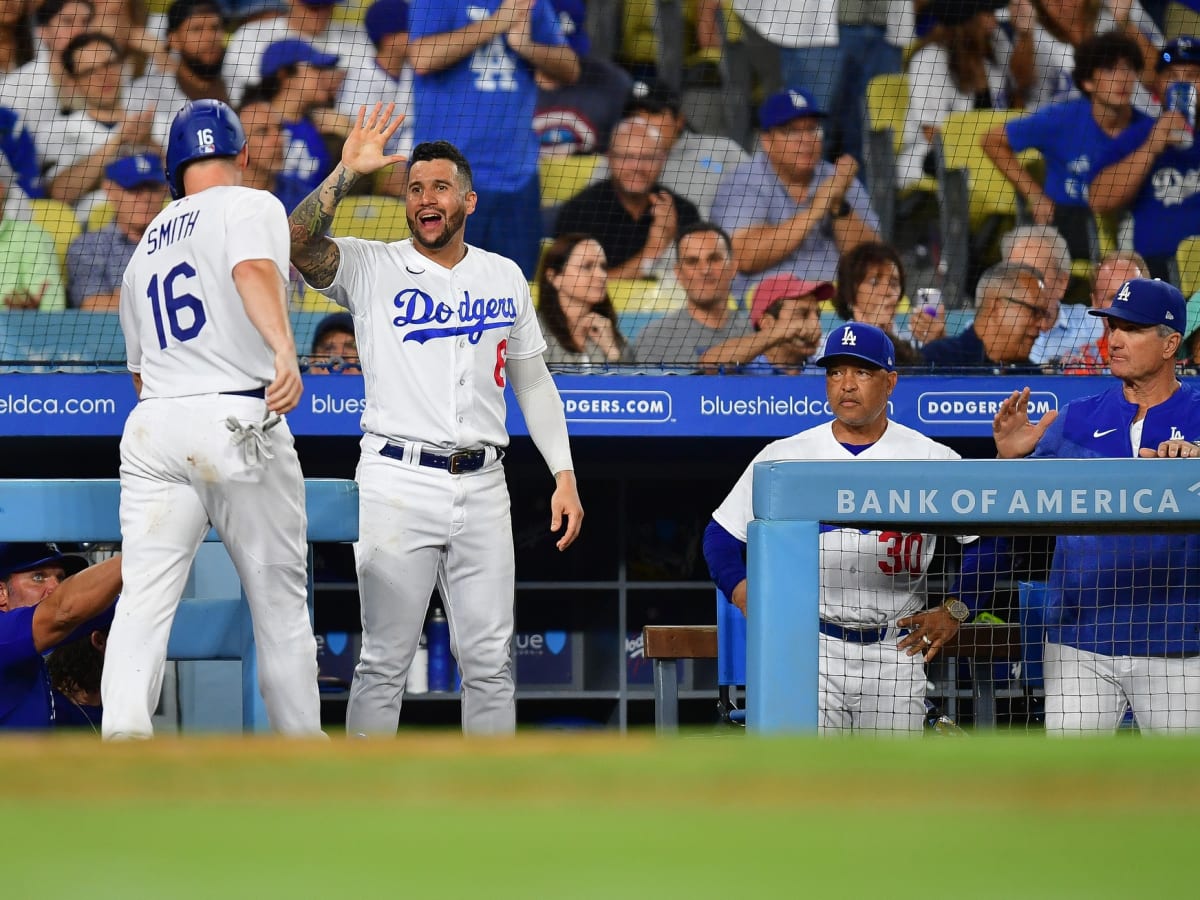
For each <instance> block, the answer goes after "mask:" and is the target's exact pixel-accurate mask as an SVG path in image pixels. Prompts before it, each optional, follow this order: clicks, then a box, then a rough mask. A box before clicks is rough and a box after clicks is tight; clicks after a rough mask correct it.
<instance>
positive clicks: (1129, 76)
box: [981, 32, 1149, 259]
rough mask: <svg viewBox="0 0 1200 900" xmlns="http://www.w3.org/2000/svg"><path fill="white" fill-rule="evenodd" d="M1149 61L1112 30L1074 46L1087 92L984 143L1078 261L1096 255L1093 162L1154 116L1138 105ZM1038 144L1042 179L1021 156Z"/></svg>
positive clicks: (1000, 129)
mask: <svg viewBox="0 0 1200 900" xmlns="http://www.w3.org/2000/svg"><path fill="white" fill-rule="evenodd" d="M1143 66H1144V61H1143V60H1142V51H1141V50H1140V49H1139V48H1138V45H1137V42H1136V41H1134V40H1133V39H1132V38H1129V37H1127V36H1125V35H1123V34H1118V33H1116V32H1108V33H1106V34H1102V35H1099V36H1097V37H1094V38H1092V39H1091V40H1088V41H1085V42H1084V43H1083V44H1082V45H1081V46H1080V47H1079V49H1077V50H1076V51H1075V71H1074V73H1073V76H1072V77H1073V78H1074V80H1075V84H1076V86H1077V87H1078V88H1079V90H1080V91H1081V92H1082V93H1083V97H1082V98H1080V99H1078V100H1067V101H1065V102H1063V103H1056V104H1053V105H1051V106H1045V107H1042V108H1041V109H1040V110H1038V111H1037V112H1035V113H1033V114H1032V115H1028V116H1023V117H1022V118H1019V119H1011V120H1009V121H1008V122H1007V123H1005V124H1003V125H997V126H996V127H995V128H993V129H992V130H991V131H989V132H988V133H987V134H986V135H984V137H983V140H982V142H981V143H982V146H983V149H984V152H985V153H987V155H988V156H989V157H991V159H992V162H994V163H995V164H996V167H997V168H998V169H999V170H1000V171H1001V172H1002V173H1003V174H1004V177H1005V178H1007V179H1008V180H1009V181H1010V182H1012V184H1013V187H1015V188H1016V189H1017V191H1018V192H1019V193H1020V194H1021V196H1022V197H1023V198H1024V199H1025V202H1026V204H1027V205H1028V206H1029V210H1030V212H1031V213H1032V215H1033V220H1034V221H1035V222H1037V223H1038V224H1041V225H1055V226H1057V227H1058V228H1059V230H1060V231H1061V232H1062V233H1063V236H1064V237H1065V238H1066V240H1067V246H1068V250H1069V252H1070V254H1071V258H1073V259H1090V258H1091V252H1090V234H1091V231H1092V228H1093V227H1094V226H1091V225H1090V219H1091V215H1092V213H1091V209H1090V208H1089V207H1088V185H1089V184H1090V183H1091V181H1092V178H1093V177H1094V175H1095V170H1094V169H1093V166H1094V164H1095V161H1096V160H1097V159H1100V158H1102V157H1104V155H1105V154H1106V152H1107V150H1108V148H1109V146H1110V145H1112V144H1113V142H1114V141H1117V140H1118V139H1119V138H1120V136H1121V134H1122V133H1123V132H1124V131H1125V130H1126V129H1128V128H1130V127H1131V126H1132V125H1134V124H1135V123H1137V122H1141V121H1143V120H1146V119H1149V116H1147V115H1146V114H1145V113H1144V112H1142V111H1140V110H1138V109H1135V108H1134V106H1133V92H1134V88H1135V87H1136V85H1137V82H1138V77H1139V74H1140V73H1141V71H1142V68H1143ZM1029 149H1034V150H1037V151H1038V152H1039V153H1041V155H1042V159H1043V160H1045V163H1046V176H1045V178H1044V179H1043V182H1042V183H1041V184H1039V183H1038V181H1037V179H1035V178H1034V177H1033V176H1032V175H1030V174H1029V172H1028V171H1027V170H1026V169H1025V167H1024V166H1022V165H1021V161H1020V160H1019V159H1017V154H1018V153H1020V152H1022V151H1024V150H1029Z"/></svg>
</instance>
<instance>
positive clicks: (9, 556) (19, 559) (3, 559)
mask: <svg viewBox="0 0 1200 900" xmlns="http://www.w3.org/2000/svg"><path fill="white" fill-rule="evenodd" d="M42 566H62V567H63V569H64V570H65V571H66V573H67V574H68V575H74V574H75V573H76V572H82V571H83V570H84V569H86V568H87V560H85V559H84V558H83V557H82V556H72V555H70V554H66V553H61V552H59V549H58V547H56V546H55V545H54V544H40V543H34V542H31V541H30V542H14V543H6V544H0V581H4V580H5V579H7V578H9V577H11V576H13V575H16V574H17V573H19V572H31V571H33V570H34V569H40V568H42Z"/></svg>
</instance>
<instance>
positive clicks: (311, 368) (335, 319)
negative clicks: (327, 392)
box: [308, 312, 362, 375]
mask: <svg viewBox="0 0 1200 900" xmlns="http://www.w3.org/2000/svg"><path fill="white" fill-rule="evenodd" d="M361 371H362V368H361V367H360V366H359V364H358V344H357V343H355V340H354V317H353V316H352V315H350V313H345V312H337V313H330V314H329V315H327V316H326V317H325V318H323V319H322V320H321V321H320V322H318V323H317V330H316V332H314V334H313V340H312V355H311V356H310V357H309V361H308V374H309V375H331V374H333V373H335V372H361Z"/></svg>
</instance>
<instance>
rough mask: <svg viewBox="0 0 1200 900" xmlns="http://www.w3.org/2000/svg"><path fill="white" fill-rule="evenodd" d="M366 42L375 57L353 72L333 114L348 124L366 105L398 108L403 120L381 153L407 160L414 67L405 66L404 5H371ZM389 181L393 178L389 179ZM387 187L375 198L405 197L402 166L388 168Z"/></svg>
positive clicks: (379, 0) (393, 1) (389, 0)
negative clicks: (338, 113)
mask: <svg viewBox="0 0 1200 900" xmlns="http://www.w3.org/2000/svg"><path fill="white" fill-rule="evenodd" d="M363 26H364V27H365V28H366V31H367V37H368V38H370V41H371V44H372V45H373V46H374V47H375V58H374V59H373V60H372V61H371V62H370V63H369V64H367V65H362V66H355V67H351V68H350V69H349V70H348V71H347V72H346V80H345V81H343V82H342V86H341V89H340V90H339V91H338V97H337V110H338V112H340V113H341V114H342V115H343V116H345V117H347V118H348V119H350V120H351V121H356V120H357V119H358V112H359V110H360V109H362V108H363V107H364V106H365V107H366V108H367V112H368V113H369V112H370V111H371V110H372V109H374V108H375V104H376V103H382V104H384V105H385V106H386V105H387V104H389V103H394V104H396V109H395V114H396V115H402V116H404V117H405V119H404V122H403V123H402V124H401V126H400V128H399V129H398V130H397V131H396V133H395V134H394V135H392V139H391V140H390V141H388V144H387V147H386V148H385V150H386V152H387V153H399V154H403V155H405V156H407V155H408V153H409V152H410V151H411V150H412V134H413V122H412V108H413V95H412V90H413V89H412V80H413V71H412V66H411V65H409V63H408V0H375V2H374V3H372V4H371V5H370V6H369V7H367V12H366V14H365V15H364V16H363ZM387 176H396V177H395V178H388V177H387ZM383 180H384V182H385V183H386V187H385V189H384V190H380V191H378V192H379V193H387V194H393V195H396V196H403V192H404V188H405V182H406V181H407V173H406V172H405V168H404V166H391V167H389V168H388V169H387V170H386V175H385V176H384V179H383Z"/></svg>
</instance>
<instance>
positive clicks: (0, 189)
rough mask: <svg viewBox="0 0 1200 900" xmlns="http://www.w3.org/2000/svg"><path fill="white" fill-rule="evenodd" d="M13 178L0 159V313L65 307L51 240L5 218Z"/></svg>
mask: <svg viewBox="0 0 1200 900" xmlns="http://www.w3.org/2000/svg"><path fill="white" fill-rule="evenodd" d="M15 183H16V177H15V176H14V174H13V171H12V169H11V168H10V167H9V165H8V163H7V162H5V160H4V159H3V157H0V312H7V311H8V310H10V309H11V310H22V309H37V310H42V311H43V312H46V311H58V310H61V309H64V308H65V307H66V295H65V294H64V293H63V287H62V272H61V271H60V268H59V262H58V253H57V252H55V249H54V241H53V239H51V237H50V235H48V234H46V232H45V231H43V230H42V229H41V228H39V227H38V226H37V225H34V224H33V223H32V222H29V221H26V220H22V219H14V218H12V217H10V216H7V215H5V200H6V198H7V197H8V193H9V191H10V190H13V189H14V185H15Z"/></svg>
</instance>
